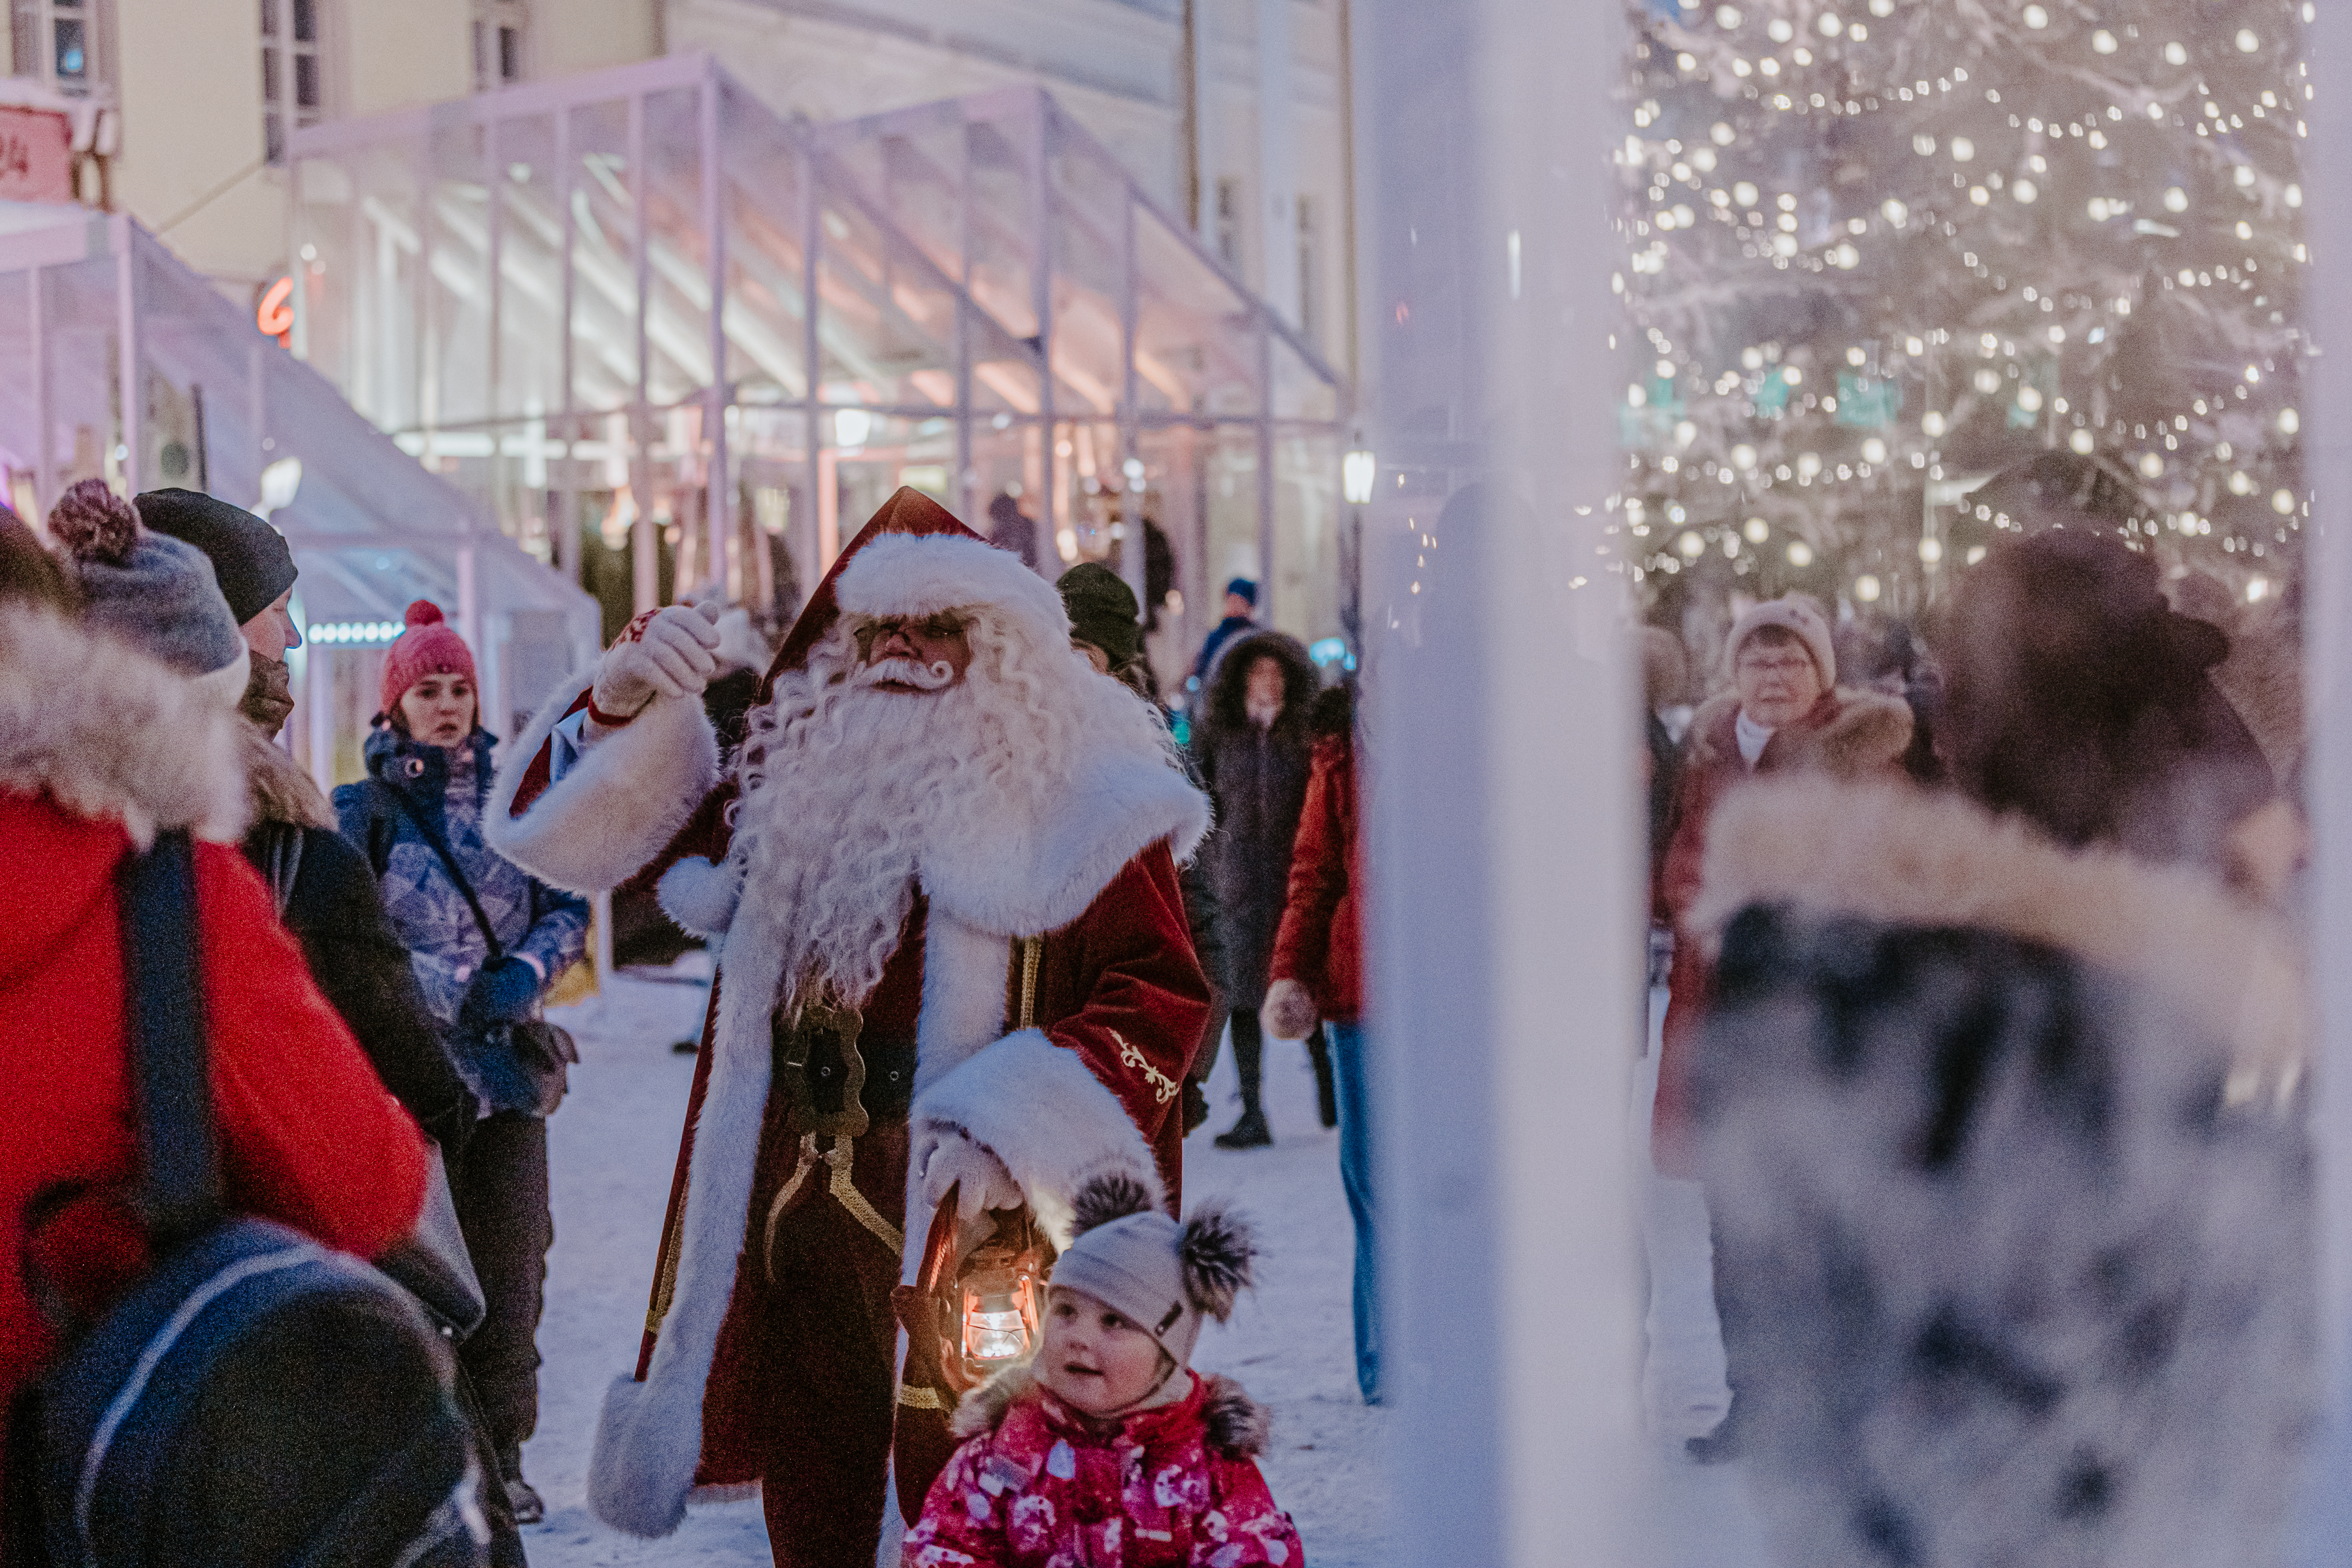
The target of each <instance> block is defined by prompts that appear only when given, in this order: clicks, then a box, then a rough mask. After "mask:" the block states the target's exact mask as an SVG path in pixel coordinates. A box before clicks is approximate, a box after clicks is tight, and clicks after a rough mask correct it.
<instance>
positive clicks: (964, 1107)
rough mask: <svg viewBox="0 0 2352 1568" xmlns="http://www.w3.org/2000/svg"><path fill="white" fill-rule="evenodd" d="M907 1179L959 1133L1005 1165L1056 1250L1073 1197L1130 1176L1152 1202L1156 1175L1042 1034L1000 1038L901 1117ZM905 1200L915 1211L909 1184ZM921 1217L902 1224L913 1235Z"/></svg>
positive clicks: (1080, 1072) (1077, 1067) (1137, 1138)
mask: <svg viewBox="0 0 2352 1568" xmlns="http://www.w3.org/2000/svg"><path fill="white" fill-rule="evenodd" d="M908 1121H909V1131H910V1133H911V1145H912V1146H911V1147H910V1149H909V1150H908V1170H909V1171H919V1170H921V1169H922V1168H923V1166H924V1164H925V1163H926V1162H927V1160H928V1159H929V1155H930V1153H931V1151H932V1150H934V1149H935V1148H937V1147H938V1146H939V1144H940V1142H941V1141H942V1140H944V1139H946V1138H949V1137H951V1136H954V1135H957V1134H961V1135H962V1136H964V1137H966V1138H969V1139H971V1141H972V1142H975V1143H978V1144H980V1145H981V1146H982V1147H983V1148H985V1149H987V1150H988V1151H989V1152H991V1153H992V1154H994V1155H995V1156H996V1157H997V1158H998V1159H999V1160H1001V1161H1003V1163H1004V1168H1005V1169H1006V1170H1007V1171H1009V1172H1011V1173H1012V1175H1013V1181H1015V1182H1016V1183H1018V1184H1020V1187H1021V1194H1022V1197H1023V1198H1024V1200H1025V1201H1026V1202H1027V1203H1028V1205H1029V1208H1030V1211H1031V1212H1032V1213H1033V1214H1034V1215H1036V1216H1037V1221H1038V1223H1039V1224H1040V1225H1042V1226H1045V1231H1046V1233H1047V1234H1048V1235H1050V1236H1051V1237H1053V1238H1054V1244H1055V1246H1056V1247H1067V1246H1069V1244H1070V1240H1071V1236H1070V1230H1071V1226H1072V1223H1073V1220H1074V1217H1075V1216H1074V1215H1073V1207H1074V1205H1075V1202H1076V1197H1077V1194H1078V1189H1079V1188H1081V1187H1083V1186H1085V1185H1086V1184H1087V1182H1089V1181H1091V1180H1092V1179H1093V1178H1095V1177H1097V1176H1100V1175H1108V1174H1114V1173H1116V1174H1121V1175H1127V1176H1132V1177H1133V1178H1134V1179H1135V1180H1137V1181H1139V1182H1140V1183H1142V1184H1143V1185H1144V1187H1145V1189H1146V1190H1147V1191H1149V1192H1150V1194H1151V1196H1152V1200H1153V1201H1154V1202H1155V1203H1157V1202H1159V1201H1160V1196H1161V1189H1160V1169H1159V1166H1158V1165H1157V1164H1156V1163H1154V1162H1153V1160H1152V1157H1151V1148H1150V1145H1149V1144H1147V1143H1146V1142H1144V1141H1143V1132H1142V1130H1141V1129H1139V1128H1138V1127H1137V1126H1136V1124H1135V1121H1134V1120H1133V1119H1132V1118H1131V1117H1129V1115H1128V1113H1127V1107H1126V1106H1124V1105H1122V1104H1120V1103H1119V1100H1118V1096H1117V1095H1115V1094H1113V1093H1112V1092H1111V1091H1110V1090H1109V1089H1108V1088H1106V1087H1105V1086H1104V1084H1103V1082H1102V1080H1101V1079H1097V1077H1095V1075H1094V1071H1093V1069H1092V1068H1088V1067H1087V1064H1086V1062H1085V1060H1084V1059H1083V1058H1080V1057H1079V1055H1078V1053H1077V1052H1076V1051H1074V1050H1070V1049H1067V1048H1066V1047H1061V1046H1057V1045H1055V1044H1054V1043H1053V1042H1052V1041H1051V1040H1049V1039H1047V1038H1046V1037H1045V1033H1044V1031H1043V1030H1039V1029H1023V1030H1020V1031H1018V1032H1017V1033H1014V1034H1011V1035H1007V1036H1005V1037H1003V1039H1001V1040H998V1041H997V1042H996V1043H995V1044H994V1045H992V1046H990V1047H987V1048H986V1049H984V1050H982V1051H981V1052H980V1054H979V1055H977V1056H975V1057H973V1058H971V1060H970V1061H968V1062H965V1063H964V1064H963V1065H962V1066H961V1067H959V1068H956V1069H955V1070H954V1071H952V1072H950V1073H949V1074H948V1075H947V1076H946V1077H944V1078H942V1079H940V1081H939V1082H938V1083H936V1084H934V1085H932V1086H931V1087H930V1088H929V1089H927V1090H925V1091H924V1092H923V1094H922V1095H921V1096H920V1097H919V1098H918V1099H917V1100H916V1101H915V1106H914V1110H913V1112H912V1114H911V1115H910V1116H909V1118H908ZM908 1188H909V1194H908V1195H909V1196H910V1198H913V1199H915V1201H916V1202H918V1203H919V1201H920V1197H919V1194H917V1193H915V1192H914V1190H913V1188H914V1184H913V1183H911V1182H910V1183H909V1184H908ZM929 1223H930V1216H929V1215H910V1216H909V1223H908V1233H907V1234H908V1236H910V1237H914V1236H921V1235H923V1234H924V1233H925V1228H926V1227H927V1226H929Z"/></svg>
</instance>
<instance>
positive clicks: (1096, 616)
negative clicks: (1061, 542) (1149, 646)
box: [1054, 561, 1143, 670]
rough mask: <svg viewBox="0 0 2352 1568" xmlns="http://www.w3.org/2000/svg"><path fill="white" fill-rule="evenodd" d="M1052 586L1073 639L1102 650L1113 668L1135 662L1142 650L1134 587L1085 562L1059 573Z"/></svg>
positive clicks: (1092, 563) (1101, 566)
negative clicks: (1068, 623)
mask: <svg viewBox="0 0 2352 1568" xmlns="http://www.w3.org/2000/svg"><path fill="white" fill-rule="evenodd" d="M1054 586H1055V587H1056V588H1058V589H1060V590H1061V594H1062V606H1063V608H1065V609H1066V610H1068V611H1069V613H1070V636H1071V637H1073V638H1074V639H1076V641H1079V642H1082V643H1091V644H1092V645H1093V646H1095V647H1098V648H1100V649H1102V650H1103V654H1104V656H1105V657H1107V658H1108V659H1109V660H1110V667H1111V668H1112V669H1113V670H1118V669H1119V668H1123V667H1125V666H1127V665H1129V664H1132V663H1133V662H1135V659H1136V657H1137V656H1138V655H1139V654H1140V653H1141V652H1142V651H1143V627H1142V626H1139V625H1138V624H1137V619H1136V604H1135V590H1134V589H1132V588H1130V587H1129V586H1128V585H1127V583H1126V581H1125V579H1123V578H1121V577H1120V576H1119V574H1118V573H1116V572H1114V571H1112V570H1111V569H1110V568H1109V567H1108V566H1105V565H1103V564H1102V563H1099V562H1095V561H1087V562H1081V563H1079V564H1077V565H1076V566H1073V567H1071V568H1070V569H1069V570H1068V571H1067V572H1065V573H1063V574H1062V577H1061V581H1060V582H1058V583H1055V584H1054Z"/></svg>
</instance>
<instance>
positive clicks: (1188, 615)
mask: <svg viewBox="0 0 2352 1568" xmlns="http://www.w3.org/2000/svg"><path fill="white" fill-rule="evenodd" d="M1209 440H1210V437H1208V435H1207V433H1206V432H1204V431H1201V430H1196V429H1193V428H1192V427H1190V426H1171V427H1170V428H1167V429H1161V430H1146V431H1144V432H1142V433H1141V434H1140V435H1139V437H1137V439H1136V444H1135V455H1136V458H1137V459H1138V460H1139V461H1140V462H1141V463H1142V464H1143V483H1144V489H1143V495H1142V506H1141V508H1140V510H1141V512H1142V516H1143V521H1144V589H1145V593H1144V603H1143V629H1144V651H1145V654H1146V655H1147V656H1148V658H1150V663H1151V668H1152V669H1153V670H1154V671H1155V672H1157V674H1158V676H1159V678H1160V690H1161V693H1162V694H1163V695H1165V696H1176V695H1179V694H1181V688H1182V686H1183V684H1184V677H1185V676H1186V675H1187V674H1188V673H1189V672H1190V670H1191V668H1192V655H1193V653H1194V652H1195V651H1196V650H1197V649H1198V648H1199V647H1200V646H1201V638H1202V637H1203V636H1205V635H1206V634H1207V632H1208V629H1209V627H1210V626H1213V625H1214V624H1215V621H1214V618H1213V617H1211V618H1207V619H1204V618H1202V617H1203V612H1205V611H1207V610H1209V609H1211V608H1212V607H1213V600H1212V598H1211V596H1210V595H1209V594H1208V593H1207V592H1206V590H1205V585H1204V582H1203V579H1204V577H1205V571H1204V568H1203V561H1204V558H1205V556H1206V554H1207V538H1208V513H1207V510H1206V504H1207V499H1208V498H1207V493H1206V489H1207V487H1206V485H1205V483H1204V481H1205V479H1206V478H1207V475H1206V471H1205V461H1204V460H1205V458H1206V456H1207V453H1208V447H1209ZM1130 493H1132V492H1130Z"/></svg>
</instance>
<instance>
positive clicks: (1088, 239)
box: [1049, 147, 1128, 414]
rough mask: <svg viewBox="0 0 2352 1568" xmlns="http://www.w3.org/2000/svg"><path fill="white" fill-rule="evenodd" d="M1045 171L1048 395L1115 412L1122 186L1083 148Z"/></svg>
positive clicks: (1121, 350)
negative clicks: (1050, 315)
mask: <svg viewBox="0 0 2352 1568" xmlns="http://www.w3.org/2000/svg"><path fill="white" fill-rule="evenodd" d="M1049 167H1050V168H1051V171H1052V180H1053V188H1054V209H1053V229H1052V234H1053V241H1052V243H1053V251H1052V255H1053V279H1054V336H1053V351H1054V379H1055V390H1054V395H1055V400H1056V402H1057V404H1060V405H1066V404H1067V402H1068V401H1070V400H1075V401H1076V405H1077V406H1078V407H1079V408H1082V409H1091V410H1094V411H1096V412H1098V413H1103V414H1111V413H1116V412H1117V411H1118V406H1119V404H1120V402H1121V400H1122V398H1123V395H1124V387H1125V383H1126V365H1125V358H1124V355H1125V353H1126V340H1125V335H1124V330H1123V328H1122V326H1121V316H1122V312H1123V310H1124V308H1125V296H1126V292H1127V287H1128V280H1127V269H1126V248H1127V241H1126V235H1125V226H1126V222H1127V187H1126V182H1125V180H1124V179H1123V178H1122V177H1120V176H1119V175H1118V173H1117V171H1116V170H1114V169H1109V168H1107V167H1105V165H1104V163H1103V161H1102V160H1099V159H1097V158H1096V157H1095V156H1094V155H1093V154H1092V153H1091V151H1090V150H1089V149H1085V148H1067V147H1065V148H1060V149H1057V150H1056V152H1055V156H1054V157H1053V159H1052V160H1051V163H1050V165H1049Z"/></svg>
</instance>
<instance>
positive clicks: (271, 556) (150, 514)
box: [139, 489, 294, 626]
mask: <svg viewBox="0 0 2352 1568" xmlns="http://www.w3.org/2000/svg"><path fill="white" fill-rule="evenodd" d="M139 519H140V521H142V522H144V523H145V524H146V525H147V526H148V527H149V528H152V529H153V530H154V531H156V532H158V533H168V534H170V535H171V536H172V537H173V538H174V539H179V540H184V541H185V542H188V543H190V544H193V545H194V546H195V547H196V548H197V549H199V550H201V551H203V552H205V554H206V555H208V556H210V557H211V558H212V563H213V575H214V576H215V578H217V579H218V580H219V582H220V590H221V596H222V597H223V598H226V600H227V601H228V607H229V613H230V614H232V615H234V616H236V624H237V625H238V626H243V625H245V623H246V622H247V621H249V620H251V619H253V617H254V616H257V615H259V614H261V612H262V611H264V610H266V609H268V608H269V606H270V605H272V604H273V603H275V602H276V601H277V598H278V595H280V594H282V593H284V592H286V590H287V589H289V588H291V587H292V586H293V585H294V552H293V551H291V550H289V548H287V544H286V536H285V535H284V534H282V533H279V532H278V531H277V530H276V529H274V528H272V527H270V526H269V524H268V523H267V522H265V521H262V520H261V519H260V518H257V517H256V516H254V515H253V513H251V512H249V511H247V510H245V509H244V508H243V507H241V506H231V505H229V503H228V502H226V501H225V500H215V499H214V498H213V497H211V496H208V495H205V494H204V493H203V492H202V491H199V490H181V489H170V490H149V491H148V492H147V493H146V494H144V495H142V496H141V497H140V498H139Z"/></svg>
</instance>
